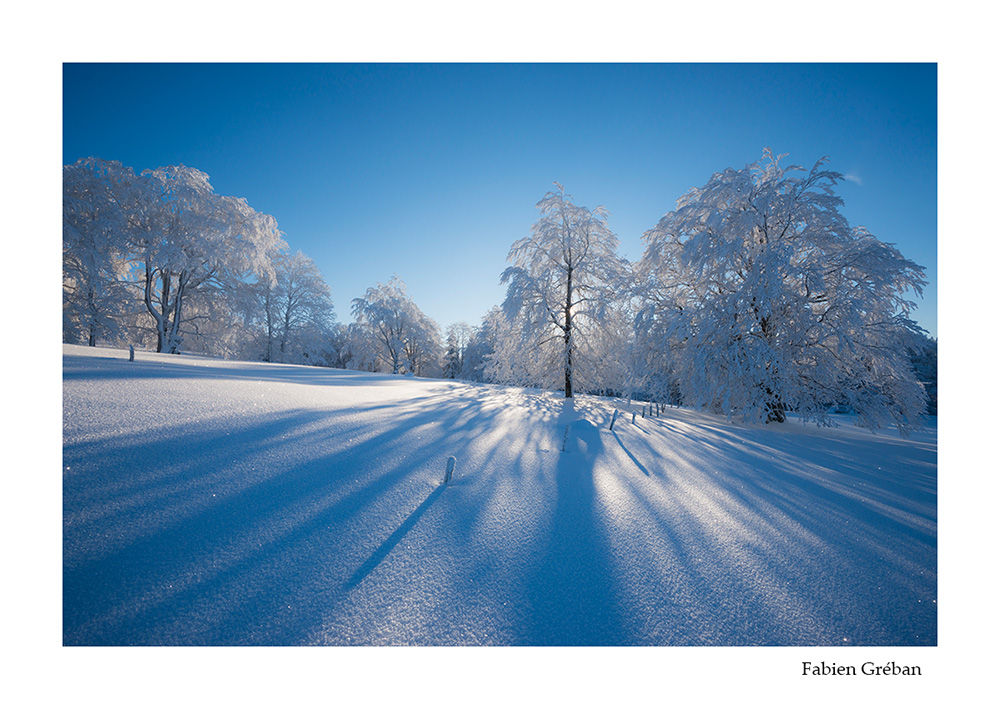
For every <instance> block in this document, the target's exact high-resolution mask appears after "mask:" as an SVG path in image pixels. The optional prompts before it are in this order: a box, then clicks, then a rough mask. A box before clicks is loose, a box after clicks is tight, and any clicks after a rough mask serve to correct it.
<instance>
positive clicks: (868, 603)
mask: <svg viewBox="0 0 1000 709" xmlns="http://www.w3.org/2000/svg"><path fill="white" fill-rule="evenodd" d="M127 360H128V353H127V352H121V351H115V350H107V349H94V348H86V347H77V346H69V345H67V346H64V359H63V366H64V370H63V374H64V380H63V401H64V412H63V416H64V440H63V521H64V537H63V552H64V558H63V575H64V579H63V580H64V596H63V598H64V620H63V632H64V636H63V642H64V644H67V645H191V644H196V645H243V644H253V645H300V644H334V645H411V644H415V645H851V646H858V645H883V646H885V645H907V646H909V645H935V644H936V643H937V608H936V599H937V576H936V569H937V441H936V430H935V429H934V428H929V429H925V430H923V431H920V432H918V433H917V435H916V436H914V437H913V438H912V439H901V438H899V437H898V436H897V435H896V434H895V433H893V432H880V433H877V434H876V433H871V432H868V431H864V430H861V429H857V428H855V427H853V426H850V425H844V426H841V427H839V428H836V429H818V428H816V427H815V426H802V425H801V424H799V423H797V422H795V421H794V420H791V421H789V422H786V423H784V424H781V425H769V426H767V427H746V426H740V425H735V424H730V423H727V422H726V421H725V419H721V418H718V417H714V416H710V415H706V414H701V413H696V412H692V411H688V410H683V409H671V410H668V411H666V412H665V413H664V414H663V416H662V417H659V418H642V417H641V416H639V417H637V418H636V421H635V423H634V424H633V423H632V421H631V415H630V414H629V413H625V414H624V415H622V416H621V417H619V419H618V422H617V423H616V425H615V427H614V430H609V428H608V427H609V423H610V421H611V415H612V411H613V410H614V407H615V406H617V407H618V408H619V409H620V410H622V411H623V412H626V411H627V406H626V405H625V402H621V401H613V400H608V399H599V398H596V397H586V396H581V397H578V398H576V399H574V400H564V399H562V398H560V396H559V395H558V394H554V393H549V392H541V391H537V390H522V389H513V388H504V387H497V386H488V385H473V384H468V383H462V382H453V381H442V380H426V379H417V378H406V377H392V376H386V375H376V374H367V373H361V372H351V371H342V370H330V369H319V368H309V367H300V366H291V365H275V364H262V363H246V362H228V361H219V360H211V359H205V358H200V357H195V356H176V355H174V356H168V355H155V354H151V353H144V352H140V353H137V355H136V361H135V362H129V361H127ZM633 409H634V410H636V411H638V410H639V407H638V405H635V406H634V407H633ZM448 456H454V457H455V458H456V460H457V468H456V472H455V476H454V478H453V480H452V482H451V484H450V485H448V486H443V485H441V481H442V478H443V475H444V470H445V462H446V460H447V458H448Z"/></svg>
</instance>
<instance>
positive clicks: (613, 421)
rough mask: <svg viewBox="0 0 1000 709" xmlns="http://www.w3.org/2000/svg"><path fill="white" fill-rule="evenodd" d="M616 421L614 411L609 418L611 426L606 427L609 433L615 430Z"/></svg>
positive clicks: (616, 417) (616, 416) (616, 413)
mask: <svg viewBox="0 0 1000 709" xmlns="http://www.w3.org/2000/svg"><path fill="white" fill-rule="evenodd" d="M617 420H618V409H615V413H614V414H613V415H612V416H611V425H610V426H608V430H609V431H614V430H615V421H617Z"/></svg>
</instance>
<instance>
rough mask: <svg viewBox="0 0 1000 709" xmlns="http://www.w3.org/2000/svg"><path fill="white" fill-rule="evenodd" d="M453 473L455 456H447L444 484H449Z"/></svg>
mask: <svg viewBox="0 0 1000 709" xmlns="http://www.w3.org/2000/svg"><path fill="white" fill-rule="evenodd" d="M453 472H455V456H453V455H449V456H448V462H447V463H445V466H444V484H445V485H447V484H448V483H450V482H451V474H452V473H453Z"/></svg>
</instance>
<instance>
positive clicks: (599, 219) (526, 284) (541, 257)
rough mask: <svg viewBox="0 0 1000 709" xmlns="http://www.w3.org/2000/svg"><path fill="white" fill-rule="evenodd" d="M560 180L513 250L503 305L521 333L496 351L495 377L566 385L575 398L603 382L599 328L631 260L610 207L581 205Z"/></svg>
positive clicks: (505, 275) (505, 274) (567, 393)
mask: <svg viewBox="0 0 1000 709" xmlns="http://www.w3.org/2000/svg"><path fill="white" fill-rule="evenodd" d="M555 184H556V187H557V190H556V191H554V192H549V193H547V194H546V195H545V197H543V198H542V199H541V200H540V201H539V202H538V204H537V205H536V206H537V207H538V209H539V210H540V212H541V218H540V219H539V220H538V221H537V222H536V223H535V224H534V226H533V227H532V229H531V234H530V235H529V236H527V237H525V238H523V239H520V240H518V241H516V242H514V245H513V246H512V247H511V249H510V253H509V255H508V257H507V261H508V263H510V264H511V266H509V267H508V268H507V269H506V270H505V271H504V272H503V274H502V275H501V283H505V284H507V296H506V299H505V301H504V306H503V307H504V311H505V312H506V314H507V316H508V318H509V319H510V320H511V321H512V322H515V321H516V322H518V323H519V330H520V334H519V337H518V340H517V342H516V343H515V342H509V343H507V346H505V347H504V348H503V351H495V352H494V354H493V359H492V362H491V365H490V366H491V367H492V370H491V372H492V374H491V376H492V377H494V378H501V379H503V378H508V377H514V378H515V380H516V381H518V383H523V384H534V385H542V386H561V387H562V389H563V391H564V393H565V396H566V398H571V397H572V396H573V391H574V387H575V386H578V385H580V384H582V385H583V386H584V387H585V388H590V389H595V388H600V387H601V386H602V375H603V373H602V371H601V362H600V357H599V356H598V355H599V353H598V352H597V350H596V341H595V340H596V339H597V338H596V335H595V333H596V332H597V331H598V330H600V329H601V328H602V327H604V325H605V318H606V315H607V310H608V306H609V303H611V302H612V301H613V300H614V298H615V297H616V296H615V292H616V287H617V286H618V285H620V283H621V281H622V278H623V274H624V273H625V272H626V269H627V266H626V264H625V263H624V261H623V260H622V259H621V258H619V257H618V255H617V254H616V251H617V249H618V237H617V236H616V235H615V234H614V233H613V232H612V231H611V229H610V228H609V227H608V223H607V216H608V215H607V211H606V210H605V209H604V208H603V207H597V208H596V209H594V210H590V209H587V208H586V207H578V206H576V205H575V204H573V202H572V201H571V200H572V198H571V197H570V196H569V195H567V194H565V191H564V190H563V187H562V185H560V184H558V183H555ZM503 360H508V361H503ZM515 360H518V361H515Z"/></svg>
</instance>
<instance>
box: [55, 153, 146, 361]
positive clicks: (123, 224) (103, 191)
mask: <svg viewBox="0 0 1000 709" xmlns="http://www.w3.org/2000/svg"><path fill="white" fill-rule="evenodd" d="M135 179H136V178H135V174H134V173H133V172H132V169H131V168H128V167H124V166H123V165H122V164H121V163H119V162H116V161H107V160H100V159H98V158H87V159H84V160H79V161H77V162H76V163H74V164H73V165H67V166H65V167H64V168H63V336H64V339H66V340H67V341H85V342H86V343H87V344H88V345H90V346H92V347H93V346H94V345H95V344H96V343H97V339H98V336H99V335H101V336H103V337H104V338H105V339H109V340H112V341H116V340H120V339H122V338H123V337H124V336H125V333H126V330H127V322H128V317H127V313H128V311H129V309H130V307H134V306H135V299H134V297H133V295H132V293H131V292H130V290H129V288H128V284H127V281H128V266H129V261H128V256H129V254H128V243H127V241H126V238H125V235H126V229H127V218H128V215H127V213H126V210H125V208H124V207H123V202H125V201H127V199H128V195H129V192H130V190H132V189H133V186H134V183H135Z"/></svg>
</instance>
